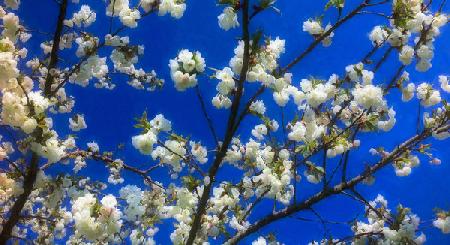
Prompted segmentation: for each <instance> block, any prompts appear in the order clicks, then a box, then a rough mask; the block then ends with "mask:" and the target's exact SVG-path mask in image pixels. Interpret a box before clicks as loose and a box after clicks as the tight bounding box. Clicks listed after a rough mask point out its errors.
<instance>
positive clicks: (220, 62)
mask: <svg viewBox="0 0 450 245" xmlns="http://www.w3.org/2000/svg"><path fill="white" fill-rule="evenodd" d="M347 2H348V7H346V9H347V10H349V9H350V8H351V7H352V6H354V5H355V4H356V3H358V2H359V1H355V0H352V1H347ZM80 3H81V4H89V5H91V7H92V8H94V9H95V10H96V12H97V22H96V23H94V24H93V26H92V27H90V28H89V30H90V31H92V32H95V33H99V34H98V35H99V36H103V35H104V34H106V33H107V31H108V30H107V29H108V28H105V26H106V23H108V22H107V18H106V17H105V15H104V12H105V5H104V3H103V1H98V0H96V1H88V0H80ZM325 3H326V1H325V0H316V1H299V0H297V1H295V0H291V1H288V0H279V1H278V3H277V4H276V6H277V7H278V8H279V9H280V10H281V14H277V13H275V12H273V11H268V12H267V13H263V14H261V15H260V16H258V17H257V18H255V20H254V22H252V24H251V30H252V31H255V30H256V29H258V28H262V29H263V30H264V34H265V35H267V36H271V37H273V38H275V37H277V36H279V37H280V38H282V39H285V40H286V53H285V54H284V55H283V56H282V58H281V60H280V63H281V64H287V63H289V62H290V61H291V60H292V59H293V58H294V57H295V56H297V55H298V54H299V53H300V52H301V51H303V50H304V49H305V47H307V45H308V44H309V43H310V42H311V41H312V40H311V37H310V36H309V35H308V34H307V33H304V32H303V31H302V30H301V26H302V22H303V21H305V20H306V19H308V18H309V17H315V16H318V15H320V14H321V13H322V10H323V6H324V5H325ZM76 8H79V5H72V6H71V9H76ZM445 10H447V11H448V7H447V8H445ZM221 11H222V8H221V7H217V6H216V3H215V1H212V0H188V1H187V10H186V12H185V14H184V17H183V18H182V19H180V20H174V19H173V18H170V17H168V16H165V17H159V16H156V15H152V16H148V17H146V18H145V19H144V20H142V21H141V22H140V23H139V26H138V28H137V29H132V30H129V31H127V32H126V33H127V34H128V35H129V36H130V37H131V40H132V41H131V42H132V44H142V45H145V55H144V57H142V58H141V62H140V65H141V67H142V68H144V69H145V70H152V69H154V70H155V71H156V72H157V73H158V74H159V76H160V77H162V78H164V79H165V80H166V84H165V86H164V88H163V89H162V90H161V91H157V92H145V91H139V90H135V89H133V88H131V87H130V86H128V85H127V84H126V82H125V80H124V78H123V77H115V78H116V79H115V80H113V82H114V83H115V84H116V85H117V88H116V89H115V90H113V91H109V90H98V89H94V88H92V86H91V87H90V88H88V89H86V88H81V87H79V86H75V85H72V84H69V85H68V86H67V87H66V89H67V91H69V93H71V94H73V95H74V96H75V97H76V106H75V111H76V112H79V113H83V114H84V115H85V118H86V122H87V124H88V128H87V129H86V130H83V131H81V133H80V134H79V143H81V144H84V143H86V142H90V141H97V142H98V143H99V145H100V148H101V149H102V150H107V151H114V149H115V148H116V146H117V145H118V144H120V143H124V144H125V149H124V150H122V151H120V152H119V153H118V155H117V156H118V157H122V158H123V159H125V161H126V162H127V163H129V164H131V165H135V166H149V164H152V161H151V160H150V159H148V158H145V157H143V156H141V155H140V154H139V153H138V152H137V151H136V150H135V149H133V147H132V146H131V136H133V135H136V134H138V130H137V129H135V128H133V125H134V118H136V117H138V116H140V115H141V114H142V112H143V111H144V110H147V111H148V114H149V116H150V117H152V116H154V115H156V114H158V113H163V114H164V115H165V116H166V117H167V118H168V119H170V120H171V121H172V125H173V128H174V129H175V130H176V131H177V132H179V133H180V134H183V135H192V137H193V139H196V140H201V141H202V142H204V143H205V144H208V145H209V146H211V145H213V144H212V143H213V141H212V139H211V137H210V134H209V132H208V131H207V130H206V122H205V120H204V118H203V117H202V114H201V111H200V106H199V102H198V100H197V98H196V96H195V91H194V90H189V91H187V92H184V93H179V92H176V90H175V89H174V87H173V83H172V82H171V80H170V75H169V69H168V61H169V59H171V58H173V57H175V56H176V54H177V53H178V51H179V50H180V49H182V48H187V49H190V50H198V51H200V52H201V53H202V56H203V57H205V59H206V63H207V65H208V66H211V67H216V68H222V67H224V66H227V64H228V61H229V59H230V58H231V57H232V56H233V49H234V47H235V46H236V44H237V41H236V37H238V36H239V35H240V30H239V29H235V30H232V31H228V32H224V31H223V30H221V29H220V28H219V27H218V24H217V16H218V15H219V14H220V12H221ZM344 11H345V10H344ZM19 12H20V14H21V18H22V20H23V21H24V23H25V25H26V27H28V28H30V29H32V30H40V31H42V32H49V33H51V32H52V31H53V30H54V28H55V25H56V24H55V21H56V18H57V14H58V11H57V6H56V4H55V2H54V1H52V0H39V1H36V0H22V5H21V9H20V11H19ZM335 18H336V13H335V11H329V12H328V13H327V14H326V15H325V17H324V22H328V21H330V22H334V20H335ZM383 24H387V23H386V20H385V19H383V18H381V17H379V16H357V17H355V18H354V19H353V20H351V21H350V22H348V23H346V24H345V25H343V26H342V27H341V28H340V29H339V30H338V31H336V33H335V37H334V38H333V44H332V46H331V47H329V48H323V47H318V48H317V49H316V50H315V51H314V52H312V53H311V54H310V55H309V56H308V57H307V58H306V59H305V60H303V61H302V62H301V63H299V64H298V65H297V66H295V68H294V69H293V70H292V73H293V74H294V76H293V77H294V83H295V84H298V82H299V81H300V80H301V79H302V78H307V77H309V76H315V77H321V78H327V77H328V76H329V75H331V74H332V73H337V74H341V75H342V74H343V72H344V68H345V66H346V65H348V64H353V63H356V62H358V61H359V60H361V58H362V56H364V55H365V53H367V52H368V51H369V50H370V49H371V47H372V46H371V43H370V41H369V40H368V33H369V32H370V30H371V29H372V28H373V26H375V25H383ZM115 26H116V27H117V26H119V23H118V22H115ZM45 38H47V37H46V36H45V35H43V34H38V33H35V34H34V37H33V39H32V41H31V42H30V43H29V44H28V45H29V48H30V51H29V54H30V55H33V54H36V52H38V50H39V44H40V41H41V40H43V39H45ZM449 41H450V28H449V27H448V26H447V27H444V28H443V29H442V34H441V36H439V37H438V39H437V41H436V43H435V47H436V50H437V52H436V53H435V58H434V59H433V67H432V68H431V69H430V70H429V71H428V72H426V73H417V72H415V71H414V68H413V67H408V69H407V71H408V72H410V74H411V80H412V81H413V82H415V83H416V84H418V83H419V82H422V81H428V82H432V83H433V84H436V85H437V84H438V83H437V76H438V75H440V74H447V75H450V72H449V68H450V63H449V59H450V49H449V48H448V43H449ZM38 54H39V55H41V53H38ZM380 54H381V52H380V53H378V57H379V55H380ZM105 55H106V53H101V56H105ZM30 57H31V56H30ZM376 57H377V56H376ZM63 59H65V60H66V61H69V62H70V61H71V60H74V57H63ZM398 65H399V62H398V59H397V55H396V53H394V54H393V55H391V57H390V59H389V61H388V62H387V63H386V64H385V65H384V66H383V67H382V68H381V69H380V71H379V72H378V73H377V74H376V76H375V81H376V83H383V82H386V81H387V80H388V79H389V78H390V77H391V76H392V75H393V74H394V73H395V70H396V69H397V67H398ZM199 83H200V88H201V90H202V92H203V95H204V97H205V98H206V100H207V102H209V101H210V99H211V98H212V97H213V96H214V94H215V85H216V83H217V81H215V80H211V79H209V78H208V77H207V76H203V77H201V78H200V81H199ZM254 89H255V87H254V86H253V87H252V86H250V87H249V88H248V90H247V91H252V90H254ZM249 94H251V93H249ZM264 96H265V97H266V98H268V100H270V97H271V95H269V94H266V95H264ZM399 98H400V95H399V93H398V92H393V93H391V94H389V95H388V99H389V100H390V105H392V106H394V108H395V109H396V110H397V125H396V126H395V127H394V129H393V130H392V131H391V132H389V133H379V134H373V133H372V134H366V135H364V134H362V136H361V141H362V145H361V148H360V149H359V150H357V151H355V152H354V153H352V154H351V160H350V167H351V172H352V173H353V174H355V173H357V172H358V171H360V170H361V168H362V167H363V166H364V163H374V162H375V161H377V158H375V157H372V156H370V155H369V154H368V149H369V148H371V147H373V146H381V145H383V146H385V147H386V148H387V149H392V147H393V146H395V145H397V144H398V143H401V142H402V141H404V140H405V139H407V138H409V137H410V136H412V135H413V134H414V133H415V131H416V128H415V125H416V120H417V111H418V101H417V100H413V101H411V102H408V103H402V102H401V100H400V99H399ZM447 98H448V96H447ZM269 109H270V110H271V111H272V113H273V115H278V114H279V109H278V108H277V107H275V106H269ZM208 110H209V111H210V115H211V116H212V117H213V120H214V122H215V127H216V129H217V130H218V132H220V133H219V135H220V136H222V135H223V131H224V128H225V123H224V122H225V121H226V117H227V115H228V112H225V111H217V110H214V109H213V108H212V106H211V105H210V103H208ZM290 110H293V109H292V108H291V109H290ZM67 118H68V117H67V115H62V116H58V117H57V121H56V125H57V127H58V128H59V132H65V133H70V132H69V130H68V127H67V122H68V119H67ZM255 122H256V121H255V120H254V119H250V120H247V121H245V122H244V124H243V126H242V128H241V130H240V132H239V133H240V134H241V135H242V136H243V137H244V138H245V137H248V136H249V129H250V127H252V125H254V123H255ZM81 144H80V145H81ZM433 144H435V145H434V147H433V148H434V149H436V151H435V152H434V153H435V154H436V156H437V157H439V158H441V160H442V164H441V165H440V166H431V165H430V164H428V161H427V159H425V158H422V160H423V161H422V164H421V165H420V166H419V167H418V168H415V169H413V173H412V174H411V175H410V176H408V177H402V178H398V177H396V176H395V174H394V171H393V168H392V167H391V166H388V167H386V168H385V169H384V170H382V171H381V172H379V173H378V174H377V175H376V176H377V181H376V183H375V184H374V185H373V186H371V187H370V188H367V187H360V188H359V190H360V191H361V192H362V193H363V194H364V195H365V196H366V198H367V199H374V198H375V197H376V195H377V194H378V193H381V194H383V195H384V196H385V197H386V198H387V200H388V201H389V202H390V205H391V208H392V209H394V208H395V206H396V205H397V204H398V203H399V202H401V203H402V204H404V205H405V206H407V207H410V208H412V211H413V212H415V213H417V214H418V215H419V216H420V217H421V218H422V219H423V220H424V221H426V224H424V227H425V226H426V227H427V228H426V229H425V230H424V232H425V233H426V235H427V240H428V244H450V236H443V235H442V234H440V232H439V231H438V230H437V229H432V228H430V224H431V223H430V222H429V221H430V219H432V218H433V217H434V216H433V212H432V209H433V208H434V207H441V208H444V209H449V208H450V202H449V201H450V198H449V197H450V188H449V186H450V178H448V173H450V154H449V153H448V149H449V148H448V142H434V141H433ZM91 165H92V166H90V167H89V168H88V169H87V170H85V171H84V172H82V173H83V174H89V175H91V176H95V177H98V178H100V179H103V180H106V178H107V175H108V173H107V171H106V169H104V168H103V167H100V166H99V165H97V164H96V163H92V164H91ZM52 171H53V173H57V172H61V171H64V169H62V168H61V169H58V168H56V169H53V170H52ZM160 173H164V171H160V172H157V175H155V176H154V177H153V178H154V179H155V180H159V181H164V182H165V181H167V178H166V177H165V175H164V174H160ZM234 174H236V173H235V171H233V170H231V169H230V168H225V169H224V170H222V171H220V172H219V175H220V176H222V177H223V176H229V175H234ZM127 177H128V178H127ZM219 178H220V177H219ZM125 179H126V182H127V181H128V183H132V184H133V183H134V184H139V183H140V180H139V179H138V178H135V176H133V175H128V174H125ZM318 188H319V186H314V185H311V184H308V183H306V182H305V181H302V183H301V184H300V185H299V190H298V193H297V194H298V197H299V198H300V199H302V198H305V197H307V196H308V195H309V194H311V193H314V192H315V191H317V190H318ZM111 191H113V192H114V191H116V190H115V189H114V188H112V189H111ZM270 205H271V202H267V203H266V204H263V205H262V206H263V207H266V208H267V209H265V211H263V212H258V213H257V215H256V216H261V215H263V214H267V213H268V212H270V211H271V208H270ZM315 209H316V211H318V212H320V213H321V215H322V216H323V217H325V218H326V219H328V220H333V221H344V220H349V219H351V218H352V217H355V216H357V215H358V214H359V215H361V213H362V212H363V207H362V206H361V205H360V204H359V203H356V202H354V201H350V200H349V199H348V198H345V197H343V196H336V197H332V198H331V199H330V200H328V201H326V202H324V203H321V204H319V205H317V206H315ZM298 216H299V217H309V218H314V216H311V213H308V212H305V213H302V214H299V215H298ZM328 228H329V229H330V231H331V233H332V234H333V236H335V237H342V236H345V235H348V234H349V232H350V230H349V227H348V226H344V225H332V224H331V225H329V226H328ZM170 231H171V228H170V225H163V226H162V227H161V231H160V232H159V233H158V235H157V236H156V238H157V241H159V242H160V243H161V244H166V243H168V242H169V241H170V240H169V238H168V234H169V233H170ZM267 231H274V232H275V234H276V235H277V237H279V239H280V241H281V242H284V243H286V244H306V243H308V242H309V241H311V240H313V239H316V240H317V239H321V238H322V235H323V231H322V226H321V224H320V223H317V222H302V221H299V220H296V219H285V220H283V221H279V222H277V223H274V224H272V225H270V226H268V227H266V228H264V229H263V230H262V231H261V232H262V233H261V234H265V233H264V232H267ZM253 238H254V237H253ZM249 242H250V240H245V241H244V244H247V243H249Z"/></svg>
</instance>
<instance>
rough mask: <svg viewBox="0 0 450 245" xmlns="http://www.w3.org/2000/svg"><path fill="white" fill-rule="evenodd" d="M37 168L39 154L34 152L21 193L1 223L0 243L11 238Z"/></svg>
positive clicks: (31, 186)
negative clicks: (4, 220)
mask: <svg viewBox="0 0 450 245" xmlns="http://www.w3.org/2000/svg"><path fill="white" fill-rule="evenodd" d="M38 170H39V156H38V155H37V154H36V153H33V154H32V155H31V160H30V166H29V168H28V173H27V176H26V177H25V179H24V182H23V193H22V194H21V195H20V196H19V197H18V198H17V200H16V201H15V203H14V205H13V206H12V208H11V209H10V211H9V212H10V215H9V218H8V220H7V221H6V222H4V223H3V230H2V233H1V234H0V244H6V242H7V241H8V239H10V238H11V232H12V230H13V228H14V226H16V224H17V222H19V219H20V213H21V212H22V209H23V207H24V206H25V203H26V202H27V200H28V197H29V196H30V194H31V192H32V191H33V185H34V182H35V181H36V176H37V173H38Z"/></svg>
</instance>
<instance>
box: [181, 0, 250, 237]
mask: <svg viewBox="0 0 450 245" xmlns="http://www.w3.org/2000/svg"><path fill="white" fill-rule="evenodd" d="M249 22H250V21H249V0H244V1H243V3H242V36H243V41H244V56H243V65H242V70H241V73H240V76H239V81H238V87H237V90H236V95H235V97H234V98H233V102H232V105H231V111H230V115H229V117H228V123H227V131H226V133H225V137H224V140H223V143H222V146H221V147H220V150H219V151H218V152H217V154H216V158H215V160H214V162H213V164H212V166H211V168H210V169H209V171H208V176H209V178H210V182H209V183H208V184H207V185H205V187H204V190H203V194H202V196H201V197H200V200H199V202H198V205H197V212H196V214H195V216H194V219H193V222H192V225H191V230H190V231H189V236H188V239H187V241H186V244H187V245H192V244H193V243H194V240H195V237H196V235H197V231H198V230H199V229H200V226H201V219H202V217H203V215H204V213H205V211H206V205H207V203H208V199H209V195H210V191H211V187H212V185H213V183H214V181H215V177H216V174H217V171H218V170H219V167H220V164H221V163H222V160H223V158H224V157H225V154H226V151H227V149H228V146H229V145H230V143H231V140H232V138H233V136H234V133H233V131H234V128H235V122H236V117H237V114H238V110H239V105H240V101H241V97H242V94H243V90H244V82H245V79H246V77H247V71H248V69H249V66H250V64H249V63H250V62H249V61H250V34H249Z"/></svg>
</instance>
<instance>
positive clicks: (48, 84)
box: [44, 0, 68, 97]
mask: <svg viewBox="0 0 450 245" xmlns="http://www.w3.org/2000/svg"><path fill="white" fill-rule="evenodd" d="M67 3H68V0H62V2H61V5H60V6H59V16H58V22H57V24H56V31H55V35H54V36H53V44H52V51H51V53H50V62H49V64H48V67H47V68H48V74H47V77H46V79H45V85H44V94H45V96H47V97H49V96H50V94H51V93H52V83H53V81H52V80H53V79H54V78H53V75H52V69H55V68H56V64H57V63H58V50H59V43H60V42H61V35H62V31H63V28H64V19H65V18H66V13H67Z"/></svg>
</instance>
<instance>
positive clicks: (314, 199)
mask: <svg viewBox="0 0 450 245" xmlns="http://www.w3.org/2000/svg"><path fill="white" fill-rule="evenodd" d="M449 129H450V124H446V125H445V126H442V127H440V128H437V129H435V130H434V131H438V132H442V131H446V130H449ZM432 132H433V130H432V129H425V130H424V131H422V132H421V133H420V134H417V135H416V136H414V137H412V138H410V139H408V140H407V141H405V142H404V143H402V144H401V145H399V146H398V147H397V148H396V149H394V150H393V151H392V152H391V153H389V154H388V155H387V156H385V157H384V158H383V159H381V160H380V161H379V162H377V163H376V164H374V165H373V166H371V167H368V168H367V169H366V170H365V171H363V172H362V173H361V174H360V175H358V176H356V177H354V178H352V179H351V180H349V181H347V182H341V183H340V184H337V185H335V186H334V187H333V188H331V189H327V190H324V191H321V192H319V193H316V194H315V195H313V196H311V197H310V198H308V199H306V200H305V201H303V202H301V203H299V204H294V205H291V206H289V207H287V208H285V209H284V210H282V211H280V212H277V213H274V214H270V215H267V216H266V217H264V218H262V219H261V220H259V221H258V222H256V223H255V224H254V225H252V226H250V227H249V228H248V229H247V230H245V231H243V232H239V233H238V234H236V235H235V236H234V237H232V238H230V239H229V240H227V241H226V244H236V243H237V242H239V241H240V240H242V239H243V238H245V237H247V236H248V235H250V234H253V233H254V232H256V231H258V230H259V229H261V228H262V227H264V226H266V225H269V224H271V223H272V222H275V221H277V220H280V219H282V218H285V217H288V216H290V215H291V214H293V213H296V212H298V211H301V210H305V209H308V208H310V207H311V206H312V205H314V204H316V203H318V202H320V201H322V200H324V199H325V198H327V197H329V196H331V195H335V194H338V193H341V192H342V191H344V190H346V189H351V188H353V187H354V186H356V185H357V184H359V183H361V182H362V181H363V180H364V179H366V178H367V177H369V176H371V175H373V174H374V173H375V172H377V171H378V170H380V169H382V168H383V167H385V166H386V165H388V164H389V163H390V162H392V161H393V160H394V159H395V158H396V157H398V156H399V155H400V154H402V153H403V152H405V151H406V150H408V149H410V148H411V147H413V146H415V145H417V144H418V143H420V142H421V141H423V140H424V139H426V138H428V137H429V136H431V134H432Z"/></svg>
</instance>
